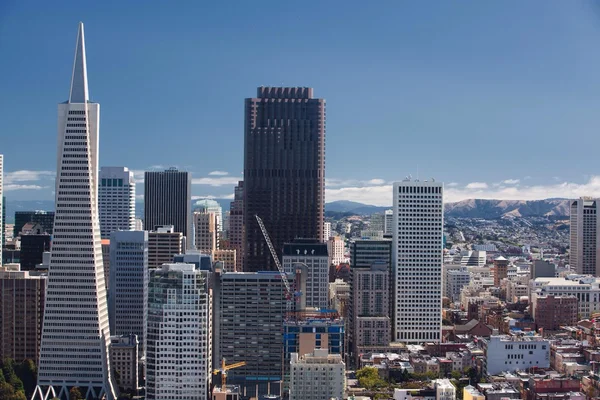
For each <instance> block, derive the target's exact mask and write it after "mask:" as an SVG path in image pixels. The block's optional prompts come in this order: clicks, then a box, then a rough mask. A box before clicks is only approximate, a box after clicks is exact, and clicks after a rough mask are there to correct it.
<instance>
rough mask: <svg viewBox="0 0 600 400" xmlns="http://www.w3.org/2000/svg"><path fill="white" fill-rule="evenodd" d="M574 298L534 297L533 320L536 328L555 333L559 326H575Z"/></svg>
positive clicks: (576, 311) (575, 304) (575, 301)
mask: <svg viewBox="0 0 600 400" xmlns="http://www.w3.org/2000/svg"><path fill="white" fill-rule="evenodd" d="M577 314H578V308H577V298H576V297H575V296H565V297H562V296H558V297H554V296H552V295H550V296H536V299H535V308H534V310H533V318H534V319H535V324H536V325H537V328H538V329H540V328H543V329H544V330H545V331H555V330H558V329H560V328H561V326H575V325H576V324H577V321H578V318H577Z"/></svg>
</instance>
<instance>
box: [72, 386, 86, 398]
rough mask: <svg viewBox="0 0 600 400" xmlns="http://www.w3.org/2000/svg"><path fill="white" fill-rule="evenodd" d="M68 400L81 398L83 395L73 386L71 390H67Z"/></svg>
mask: <svg viewBox="0 0 600 400" xmlns="http://www.w3.org/2000/svg"><path fill="white" fill-rule="evenodd" d="M69 400H83V395H82V394H81V390H79V387H77V386H73V387H72V388H71V390H69Z"/></svg>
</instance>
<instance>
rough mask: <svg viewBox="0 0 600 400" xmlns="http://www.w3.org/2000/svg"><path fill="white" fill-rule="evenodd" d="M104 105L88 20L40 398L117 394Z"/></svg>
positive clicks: (61, 170) (70, 107)
mask: <svg viewBox="0 0 600 400" xmlns="http://www.w3.org/2000/svg"><path fill="white" fill-rule="evenodd" d="M99 119H100V104H98V103H93V102H90V101H89V96H88V83H87V69H86V58H85V41H84V34H83V23H80V24H79V33H78V35H77V45H76V49H75V61H74V63H73V76H72V78H71V91H70V93H69V100H68V101H66V102H64V103H62V104H59V105H58V157H57V160H58V164H57V169H56V200H55V205H56V214H55V220H54V234H53V239H52V253H51V257H50V269H49V277H48V289H47V295H46V307H45V310H44V325H43V330H42V344H41V352H40V365H39V369H38V387H37V388H36V390H35V393H34V395H33V398H34V399H42V400H46V399H52V398H53V397H58V398H60V399H61V400H63V399H68V397H69V390H70V389H71V388H72V387H75V386H77V387H79V389H80V391H81V393H82V394H83V395H84V397H85V398H86V399H96V398H106V399H107V400H114V399H116V392H115V385H114V384H113V380H112V377H111V370H110V365H109V354H108V348H109V343H110V333H109V325H108V308H107V302H106V289H105V286H104V266H103V264H102V247H101V239H100V223H99V219H98V147H99V140H98V139H99V135H98V127H99Z"/></svg>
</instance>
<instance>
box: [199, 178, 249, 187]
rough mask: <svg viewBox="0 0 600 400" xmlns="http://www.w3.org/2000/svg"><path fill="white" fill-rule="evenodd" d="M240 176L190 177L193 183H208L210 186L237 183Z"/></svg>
mask: <svg viewBox="0 0 600 400" xmlns="http://www.w3.org/2000/svg"><path fill="white" fill-rule="evenodd" d="M241 180H242V178H240V177H237V176H221V177H206V178H192V184H193V185H210V186H224V185H237V183H238V181H241Z"/></svg>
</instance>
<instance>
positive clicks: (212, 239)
mask: <svg viewBox="0 0 600 400" xmlns="http://www.w3.org/2000/svg"><path fill="white" fill-rule="evenodd" d="M194 230H195V231H194V233H195V235H194V241H195V244H196V250H198V251H200V252H202V253H205V254H212V253H213V252H214V251H215V250H216V249H217V248H218V243H217V214H215V213H213V212H207V211H196V212H194Z"/></svg>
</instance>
